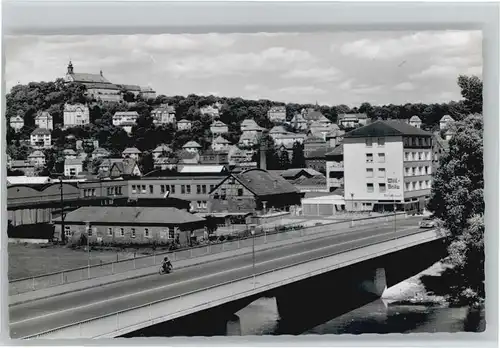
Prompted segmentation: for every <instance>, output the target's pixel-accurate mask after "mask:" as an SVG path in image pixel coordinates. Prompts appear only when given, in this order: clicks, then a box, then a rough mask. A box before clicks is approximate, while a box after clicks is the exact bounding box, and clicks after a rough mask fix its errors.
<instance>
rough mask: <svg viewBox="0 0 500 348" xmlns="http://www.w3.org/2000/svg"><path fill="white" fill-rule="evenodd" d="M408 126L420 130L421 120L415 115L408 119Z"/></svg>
mask: <svg viewBox="0 0 500 348" xmlns="http://www.w3.org/2000/svg"><path fill="white" fill-rule="evenodd" d="M409 124H410V126H413V127H415V128H422V120H421V119H420V117H418V116H417V115H414V116H412V117H410V122H409Z"/></svg>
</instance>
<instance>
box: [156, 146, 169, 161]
mask: <svg viewBox="0 0 500 348" xmlns="http://www.w3.org/2000/svg"><path fill="white" fill-rule="evenodd" d="M171 153H173V151H172V149H171V148H170V147H168V146H167V145H165V144H161V145H159V146H157V147H156V148H155V149H154V150H153V158H154V159H157V158H159V157H162V156H163V157H166V156H167V155H168V154H171Z"/></svg>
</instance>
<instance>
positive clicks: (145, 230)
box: [144, 228, 149, 238]
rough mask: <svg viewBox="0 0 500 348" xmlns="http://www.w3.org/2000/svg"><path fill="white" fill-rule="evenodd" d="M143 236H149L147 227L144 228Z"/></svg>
mask: <svg viewBox="0 0 500 348" xmlns="http://www.w3.org/2000/svg"><path fill="white" fill-rule="evenodd" d="M144 237H146V238H149V228H145V229H144Z"/></svg>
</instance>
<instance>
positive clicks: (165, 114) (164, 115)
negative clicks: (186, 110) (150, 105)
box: [151, 104, 176, 125]
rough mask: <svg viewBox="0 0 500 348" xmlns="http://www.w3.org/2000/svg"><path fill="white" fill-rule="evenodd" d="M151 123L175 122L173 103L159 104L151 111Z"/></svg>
mask: <svg viewBox="0 0 500 348" xmlns="http://www.w3.org/2000/svg"><path fill="white" fill-rule="evenodd" d="M151 117H152V118H153V123H154V124H156V125H159V124H173V125H175V124H176V119H175V107H174V106H173V105H168V104H162V105H161V106H159V107H157V108H156V109H153V111H151Z"/></svg>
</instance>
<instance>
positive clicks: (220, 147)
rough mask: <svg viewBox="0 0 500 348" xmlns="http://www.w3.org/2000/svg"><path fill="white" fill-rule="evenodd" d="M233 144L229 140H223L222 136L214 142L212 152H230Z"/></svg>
mask: <svg viewBox="0 0 500 348" xmlns="http://www.w3.org/2000/svg"><path fill="white" fill-rule="evenodd" d="M230 146H231V143H230V142H229V140H227V139H225V138H223V137H222V136H220V135H219V136H218V137H217V138H215V139H214V140H213V142H212V150H214V151H228V150H229V147H230Z"/></svg>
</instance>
